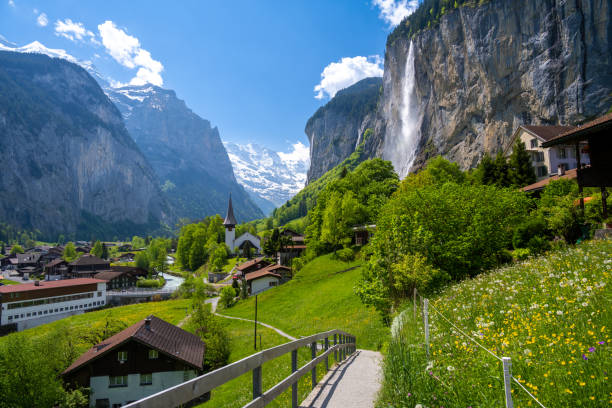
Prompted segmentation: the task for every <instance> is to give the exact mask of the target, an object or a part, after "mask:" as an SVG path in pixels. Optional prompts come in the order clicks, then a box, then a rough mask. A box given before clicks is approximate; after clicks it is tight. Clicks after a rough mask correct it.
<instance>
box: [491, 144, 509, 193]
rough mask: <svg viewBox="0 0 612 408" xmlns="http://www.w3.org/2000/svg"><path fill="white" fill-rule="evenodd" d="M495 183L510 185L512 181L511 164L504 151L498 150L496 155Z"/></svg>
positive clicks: (502, 185) (503, 185) (501, 185)
mask: <svg viewBox="0 0 612 408" xmlns="http://www.w3.org/2000/svg"><path fill="white" fill-rule="evenodd" d="M495 178H496V181H495V185H496V186H498V187H510V186H511V185H512V181H511V180H510V166H509V165H508V160H507V159H506V156H504V154H503V152H501V151H499V152H497V155H495Z"/></svg>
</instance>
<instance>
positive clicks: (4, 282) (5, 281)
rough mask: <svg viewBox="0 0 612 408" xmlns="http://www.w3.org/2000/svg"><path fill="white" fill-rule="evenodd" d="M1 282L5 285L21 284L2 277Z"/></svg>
mask: <svg viewBox="0 0 612 408" xmlns="http://www.w3.org/2000/svg"><path fill="white" fill-rule="evenodd" d="M0 283H3V284H5V285H19V282H15V281H12V280H10V279H0Z"/></svg>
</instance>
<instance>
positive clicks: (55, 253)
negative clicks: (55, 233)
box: [40, 247, 64, 265]
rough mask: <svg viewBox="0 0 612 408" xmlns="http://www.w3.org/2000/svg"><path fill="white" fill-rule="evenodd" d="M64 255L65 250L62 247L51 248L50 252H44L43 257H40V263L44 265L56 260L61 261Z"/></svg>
mask: <svg viewBox="0 0 612 408" xmlns="http://www.w3.org/2000/svg"><path fill="white" fill-rule="evenodd" d="M63 253H64V249H63V248H61V247H51V248H49V250H48V251H46V252H44V253H43V254H42V255H41V256H40V263H41V264H43V265H46V264H48V263H49V262H51V261H54V260H56V259H59V258H61V257H62V254H63Z"/></svg>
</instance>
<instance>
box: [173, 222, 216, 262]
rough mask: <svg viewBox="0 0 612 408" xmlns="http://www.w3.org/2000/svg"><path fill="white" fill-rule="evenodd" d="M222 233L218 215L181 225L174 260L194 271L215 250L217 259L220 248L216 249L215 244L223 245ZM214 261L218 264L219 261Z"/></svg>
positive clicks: (207, 259)
mask: <svg viewBox="0 0 612 408" xmlns="http://www.w3.org/2000/svg"><path fill="white" fill-rule="evenodd" d="M224 234H225V229H224V228H223V220H222V219H221V217H220V216H219V215H215V216H211V217H206V218H205V219H204V220H203V221H201V222H198V223H194V224H188V225H185V226H183V227H182V228H181V232H180V234H179V240H178V245H177V249H176V260H177V261H178V263H179V264H180V265H181V266H182V267H183V268H186V269H189V270H192V271H195V270H197V269H198V268H199V267H201V266H202V265H204V264H205V263H206V262H207V261H209V257H211V256H212V255H213V254H215V251H216V254H217V255H216V256H217V258H218V259H219V256H220V255H221V250H217V246H219V245H222V246H225V244H224ZM226 252H227V250H226ZM226 256H227V254H226ZM216 262H217V263H216V264H215V265H216V266H218V265H219V261H216Z"/></svg>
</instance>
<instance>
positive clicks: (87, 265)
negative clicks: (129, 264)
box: [69, 254, 110, 278]
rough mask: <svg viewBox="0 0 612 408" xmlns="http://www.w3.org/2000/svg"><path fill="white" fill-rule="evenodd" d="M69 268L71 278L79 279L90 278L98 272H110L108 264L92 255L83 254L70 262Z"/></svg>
mask: <svg viewBox="0 0 612 408" xmlns="http://www.w3.org/2000/svg"><path fill="white" fill-rule="evenodd" d="M69 266H70V273H71V274H72V276H73V277H81V278H82V277H88V278H91V277H92V276H93V275H95V274H96V273H98V272H103V271H109V270H110V262H108V261H105V260H104V259H101V258H98V257H97V256H95V255H92V254H83V256H81V257H80V258H78V259H77V260H75V261H73V262H70V264H69Z"/></svg>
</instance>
